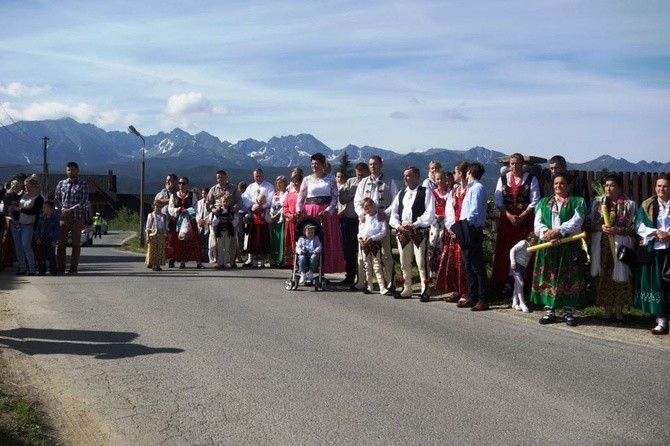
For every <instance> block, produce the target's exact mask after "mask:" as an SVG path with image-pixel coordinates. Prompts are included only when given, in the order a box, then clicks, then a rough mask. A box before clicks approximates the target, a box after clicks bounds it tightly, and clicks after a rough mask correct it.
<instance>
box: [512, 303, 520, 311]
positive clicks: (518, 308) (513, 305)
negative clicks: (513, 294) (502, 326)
mask: <svg viewBox="0 0 670 446" xmlns="http://www.w3.org/2000/svg"><path fill="white" fill-rule="evenodd" d="M512 310H516V311H521V305H519V304H512Z"/></svg>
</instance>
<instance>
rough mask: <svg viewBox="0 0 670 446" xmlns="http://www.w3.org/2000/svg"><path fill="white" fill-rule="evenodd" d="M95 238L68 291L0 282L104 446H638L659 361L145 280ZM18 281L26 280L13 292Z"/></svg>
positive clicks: (610, 347)
mask: <svg viewBox="0 0 670 446" xmlns="http://www.w3.org/2000/svg"><path fill="white" fill-rule="evenodd" d="M120 238H121V237H120V236H119V235H115V234H110V235H108V236H105V238H104V239H103V242H102V243H100V242H99V241H97V240H96V244H95V246H94V247H92V248H83V254H82V264H81V266H80V274H79V275H77V276H74V277H71V276H58V277H50V276H45V277H33V278H25V277H22V278H18V279H17V278H15V277H14V276H12V275H11V274H10V273H8V272H7V271H5V272H4V273H2V276H1V279H2V280H3V281H5V284H3V285H2V288H5V287H7V288H8V289H10V293H9V301H8V302H9V309H10V311H11V314H12V318H13V320H14V321H15V324H16V326H15V328H13V329H9V330H3V331H0V348H3V347H4V348H9V349H12V350H14V351H18V352H21V353H22V354H25V355H29V356H30V357H31V360H32V361H34V364H35V367H36V368H37V370H39V371H40V373H43V374H46V375H48V376H49V377H50V380H49V382H50V386H51V391H55V392H56V393H58V392H62V393H63V394H67V395H69V398H70V400H69V403H68V404H71V405H72V406H73V407H72V410H73V411H76V410H78V411H85V412H87V413H88V414H89V415H90V416H91V417H92V418H94V419H95V420H96V422H99V423H100V425H101V426H103V427H104V429H105V430H106V431H107V438H108V442H109V443H111V444H114V445H159V444H160V445H323V444H328V445H359V444H364V445H392V444H393V445H545V444H564V445H608V444H611V445H653V444H659V445H660V444H667V443H668V441H669V440H670V416H668V411H667V403H668V401H670V386H669V384H670V379H669V378H668V371H669V370H670V360H669V357H668V353H667V351H662V350H658V349H653V348H645V347H640V346H633V345H629V344H625V343H620V342H612V341H604V340H599V339H596V338H593V337H586V336H583V335H581V334H580V333H579V327H577V328H575V329H571V330H566V329H565V328H564V327H559V326H550V327H544V326H540V325H539V324H537V322H535V321H534V320H533V321H529V320H527V319H523V318H518V317H510V316H509V315H508V314H504V313H502V312H495V311H489V312H485V313H473V312H470V311H468V310H460V309H457V308H455V306H453V305H448V304H445V303H444V302H442V301H437V300H436V301H432V302H430V303H423V304H422V303H419V302H418V299H412V300H394V299H392V298H388V297H383V296H379V295H370V296H366V295H363V294H353V293H350V292H345V291H343V290H342V291H333V290H328V291H325V292H319V293H315V292H314V291H311V290H308V289H300V290H298V291H286V290H285V289H284V284H283V281H284V279H285V278H286V277H287V276H288V272H287V271H280V270H269V269H264V270H244V269H237V270H234V271H230V270H227V271H215V270H213V269H211V268H210V269H205V270H195V269H194V268H193V266H194V265H193V264H191V265H189V267H190V268H189V269H186V270H167V269H166V270H165V271H163V272H159V273H157V272H152V271H150V270H147V269H146V268H145V267H144V265H143V263H142V260H143V258H142V257H140V256H136V255H132V254H125V253H122V252H120V251H117V250H115V249H114V248H113V245H114V244H118V242H120ZM27 279H30V280H27Z"/></svg>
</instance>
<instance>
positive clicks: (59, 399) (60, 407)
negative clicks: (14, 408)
mask: <svg viewBox="0 0 670 446" xmlns="http://www.w3.org/2000/svg"><path fill="white" fill-rule="evenodd" d="M14 328H19V326H18V325H17V324H16V323H15V321H14V317H13V315H12V312H11V309H10V308H9V305H8V302H7V293H6V292H0V332H1V331H4V330H11V329H14ZM0 380H2V382H3V383H4V384H5V385H6V386H7V387H9V388H10V389H11V391H12V392H13V393H15V394H17V395H19V396H21V397H24V398H26V399H28V400H30V401H37V402H38V407H39V411H40V412H41V413H42V414H43V415H44V419H45V421H46V422H47V424H48V425H49V426H50V427H51V428H52V431H51V432H50V434H52V435H54V436H55V437H56V438H58V440H59V444H62V445H64V446H103V445H109V444H110V442H109V429H108V428H107V427H106V426H104V425H103V424H102V423H101V422H100V421H99V420H98V419H97V417H96V416H95V414H93V413H91V412H90V411H89V410H87V407H86V406H87V405H86V403H85V402H84V401H80V400H77V399H75V398H74V397H73V396H72V395H71V394H70V392H69V391H68V390H67V389H64V388H62V387H61V386H59V385H58V384H57V383H55V382H54V381H53V380H52V379H51V378H50V377H49V376H48V375H47V374H46V373H44V372H43V370H41V369H40V367H39V365H38V364H37V361H35V360H34V359H33V358H32V357H31V356H29V355H25V354H22V353H21V352H18V351H16V350H14V349H11V348H6V347H4V346H3V345H2V335H1V333H0Z"/></svg>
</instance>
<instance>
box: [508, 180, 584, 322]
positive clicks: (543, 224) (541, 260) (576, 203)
mask: <svg viewBox="0 0 670 446" xmlns="http://www.w3.org/2000/svg"><path fill="white" fill-rule="evenodd" d="M553 184H554V194H553V195H552V196H550V197H545V198H543V199H541V200H540V202H539V203H538V205H537V207H536V209H535V235H537V236H538V238H539V242H538V243H543V242H551V243H552V245H553V246H552V247H550V248H547V249H542V250H539V251H537V252H536V257H535V266H534V268H533V286H532V290H531V294H530V300H531V302H532V303H534V304H536V305H544V308H545V310H546V314H545V315H544V316H542V318H541V319H540V324H551V323H554V322H556V314H555V309H556V307H564V308H563V309H564V317H565V323H566V324H567V325H569V326H575V325H577V321H576V320H575V317H574V315H573V309H574V307H575V306H578V305H581V304H582V303H583V302H584V300H585V298H586V296H585V292H584V264H583V262H581V261H580V259H581V255H582V252H583V251H582V246H581V244H580V243H576V242H570V243H561V242H560V239H561V238H563V237H566V236H569V235H575V234H578V233H579V232H581V230H582V224H583V223H584V217H585V214H586V204H585V203H584V199H583V198H582V197H573V196H570V195H569V192H568V178H567V176H566V174H564V173H557V174H556V175H555V176H554V179H553ZM508 255H509V253H508ZM507 261H508V262H509V257H508V258H507Z"/></svg>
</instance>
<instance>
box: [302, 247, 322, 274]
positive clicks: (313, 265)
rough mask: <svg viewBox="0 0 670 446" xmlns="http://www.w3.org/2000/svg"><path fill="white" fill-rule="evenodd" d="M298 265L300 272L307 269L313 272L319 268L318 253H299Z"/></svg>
mask: <svg viewBox="0 0 670 446" xmlns="http://www.w3.org/2000/svg"><path fill="white" fill-rule="evenodd" d="M298 266H299V267H300V272H303V273H304V272H307V271H308V270H309V271H311V272H313V273H315V272H316V270H318V269H319V254H313V253H311V252H308V253H307V254H300V255H299V256H298Z"/></svg>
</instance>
